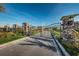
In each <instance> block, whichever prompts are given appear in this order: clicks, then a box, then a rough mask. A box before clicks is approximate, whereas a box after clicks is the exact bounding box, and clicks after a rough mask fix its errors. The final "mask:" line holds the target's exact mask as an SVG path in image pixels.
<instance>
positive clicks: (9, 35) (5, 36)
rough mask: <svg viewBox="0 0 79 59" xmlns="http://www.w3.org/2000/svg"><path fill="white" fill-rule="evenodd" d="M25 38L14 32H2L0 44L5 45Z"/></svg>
mask: <svg viewBox="0 0 79 59" xmlns="http://www.w3.org/2000/svg"><path fill="white" fill-rule="evenodd" d="M22 37H23V36H22V35H20V34H17V33H13V32H1V33H0V44H4V43H7V42H10V41H13V40H17V39H19V38H22Z"/></svg>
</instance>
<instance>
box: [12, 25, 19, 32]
mask: <svg viewBox="0 0 79 59" xmlns="http://www.w3.org/2000/svg"><path fill="white" fill-rule="evenodd" d="M18 29H19V25H18V24H13V28H12V31H13V32H17V31H18Z"/></svg>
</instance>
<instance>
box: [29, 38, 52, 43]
mask: <svg viewBox="0 0 79 59" xmlns="http://www.w3.org/2000/svg"><path fill="white" fill-rule="evenodd" d="M30 38H33V39H36V40H43V41H49V42H52V40H50V39H52V38H49V37H43V38H42V37H30Z"/></svg>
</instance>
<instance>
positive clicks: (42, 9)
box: [0, 3, 79, 26]
mask: <svg viewBox="0 0 79 59" xmlns="http://www.w3.org/2000/svg"><path fill="white" fill-rule="evenodd" d="M3 6H4V8H5V12H0V25H5V24H9V25H12V24H19V25H22V23H23V22H27V23H29V24H30V25H33V26H40V25H44V26H45V25H49V24H52V23H60V19H61V17H62V16H65V15H71V14H76V13H77V14H78V13H79V4H77V3H75V4H74V3H49V4H44V3H42V4H41V3H39V4H38V3H37V4H34V3H24V4H23V3H19V4H18V3H16V4H13V3H7V4H3ZM76 19H77V21H78V19H79V17H77V18H76Z"/></svg>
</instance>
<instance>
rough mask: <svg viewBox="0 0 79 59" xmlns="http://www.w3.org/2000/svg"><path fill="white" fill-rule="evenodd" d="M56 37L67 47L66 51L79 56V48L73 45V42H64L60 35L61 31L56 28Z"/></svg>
mask: <svg viewBox="0 0 79 59" xmlns="http://www.w3.org/2000/svg"><path fill="white" fill-rule="evenodd" d="M54 34H55V37H56V38H57V39H58V41H59V42H60V43H61V44H62V46H63V47H64V48H65V49H66V51H68V52H69V54H70V55H71V56H77V55H79V49H77V48H75V47H72V45H71V44H65V42H63V39H62V38H61V37H60V31H56V30H54Z"/></svg>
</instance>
